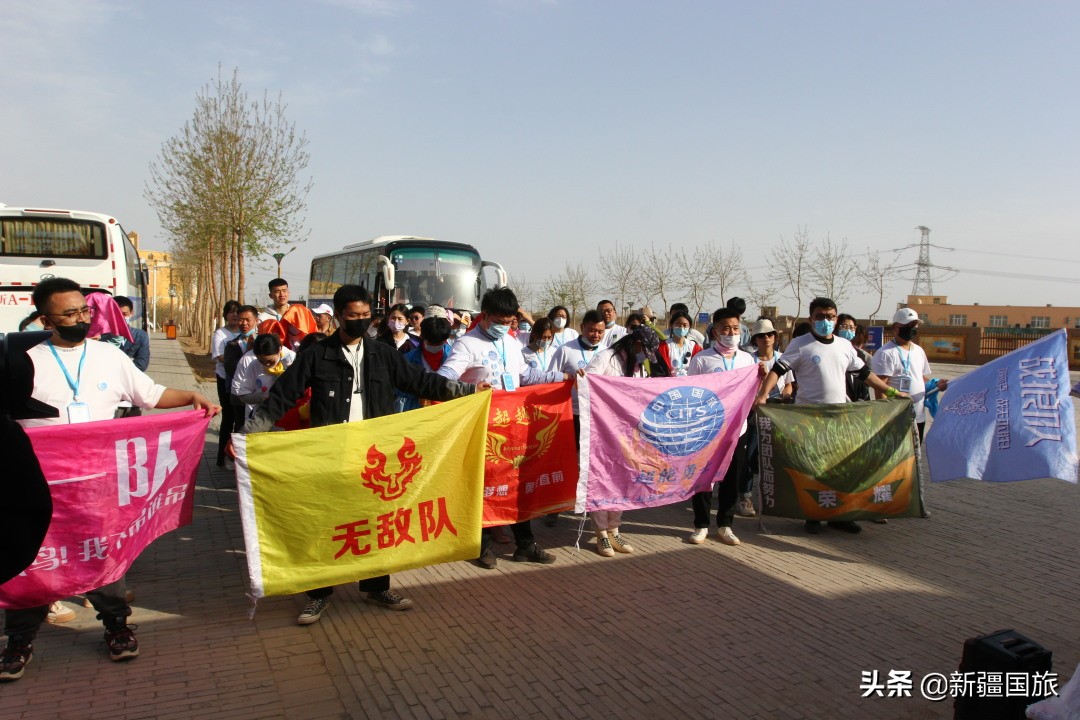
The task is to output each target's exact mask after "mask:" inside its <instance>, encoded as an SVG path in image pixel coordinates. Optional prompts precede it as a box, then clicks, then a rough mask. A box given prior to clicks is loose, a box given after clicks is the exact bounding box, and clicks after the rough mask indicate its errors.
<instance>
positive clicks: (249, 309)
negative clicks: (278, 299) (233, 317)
mask: <svg viewBox="0 0 1080 720" xmlns="http://www.w3.org/2000/svg"><path fill="white" fill-rule="evenodd" d="M244 313H251V314H252V315H254V316H255V319H256V320H258V319H259V308H257V307H255V306H254V305H241V306H240V309H239V310H237V311H236V314H237V315H243V314H244Z"/></svg>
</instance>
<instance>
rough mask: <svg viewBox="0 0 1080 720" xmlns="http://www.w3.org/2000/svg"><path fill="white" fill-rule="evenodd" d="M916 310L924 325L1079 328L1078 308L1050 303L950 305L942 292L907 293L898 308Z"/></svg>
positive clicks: (1047, 328) (1045, 328) (1079, 315)
mask: <svg viewBox="0 0 1080 720" xmlns="http://www.w3.org/2000/svg"><path fill="white" fill-rule="evenodd" d="M904 306H906V307H910V308H911V309H913V310H915V311H916V312H917V313H919V320H920V321H922V322H923V323H924V324H926V325H947V326H953V327H980V328H1025V329H1026V328H1030V329H1042V330H1049V329H1056V328H1080V307H1054V306H1053V305H1039V306H1026V305H981V304H979V303H974V304H971V305H954V304H951V303H950V302H949V298H948V297H947V296H945V295H908V298H907V302H906V303H903V304H902V305H901V307H904Z"/></svg>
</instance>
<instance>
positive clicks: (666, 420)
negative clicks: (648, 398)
mask: <svg viewBox="0 0 1080 720" xmlns="http://www.w3.org/2000/svg"><path fill="white" fill-rule="evenodd" d="M723 426H724V404H723V403H722V402H720V398H718V397H717V396H716V393H714V392H712V391H711V390H706V389H705V388H699V387H689V386H679V387H674V388H672V389H671V390H668V391H667V392H665V393H662V394H660V395H657V396H656V397H655V398H653V400H652V402H650V403H649V405H648V406H647V407H646V408H645V410H643V411H642V413H641V417H640V419H639V420H638V425H637V429H638V432H639V433H640V434H641V437H642V439H643V440H645V442H647V443H649V444H650V445H652V446H653V447H655V448H656V449H657V450H659V451H660V452H662V453H664V454H665V455H674V456H676V457H685V456H687V455H693V454H694V453H696V452H698V451H700V450H702V449H704V448H705V447H706V446H707V445H708V444H709V443H710V442H712V441H713V439H715V438H716V436H717V435H718V434H719V433H720V428H722V427H723Z"/></svg>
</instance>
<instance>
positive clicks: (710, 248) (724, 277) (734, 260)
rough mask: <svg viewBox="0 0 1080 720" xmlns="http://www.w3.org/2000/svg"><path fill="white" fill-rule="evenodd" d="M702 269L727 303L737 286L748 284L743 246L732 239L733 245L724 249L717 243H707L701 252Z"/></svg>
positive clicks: (718, 295)
mask: <svg viewBox="0 0 1080 720" xmlns="http://www.w3.org/2000/svg"><path fill="white" fill-rule="evenodd" d="M699 267H700V270H699V272H701V273H702V274H704V275H705V276H706V277H707V278H708V280H709V282H710V284H711V285H712V288H713V291H714V292H715V293H716V296H717V298H718V300H719V304H723V303H725V302H726V301H727V300H728V298H729V297H730V296H731V295H733V294H734V291H735V288H737V287H739V286H744V285H746V284H748V282H749V277H748V275H747V272H746V266H745V265H744V264H743V256H742V248H740V247H739V246H737V245H736V244H735V241H734V240H732V241H731V247H730V248H729V249H728V250H727V252H725V251H724V249H723V248H722V247H719V246H717V245H712V244H709V245H706V246H705V248H703V250H702V253H701V264H700V266H699Z"/></svg>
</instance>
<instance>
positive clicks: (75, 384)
mask: <svg viewBox="0 0 1080 720" xmlns="http://www.w3.org/2000/svg"><path fill="white" fill-rule="evenodd" d="M46 344H47V345H48V346H49V350H51V351H52V355H53V357H54V358H56V364H57V365H59V366H60V369H61V370H63V371H64V379H65V380H67V384H68V387H69V388H71V393H72V397H73V398H74V400H75V401H76V402H78V400H79V383H81V382H82V369H83V363H84V362H86V342H85V341H83V349H82V357H80V358H79V369H78V370H76V371H75V379H74V380H72V379H71V373H69V372H68V369H67V367H65V366H64V361H63V360H61V359H60V355H59V354H58V353H57V352H56V348H55V347H53V344H52V340H49V341H47V342H46Z"/></svg>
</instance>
